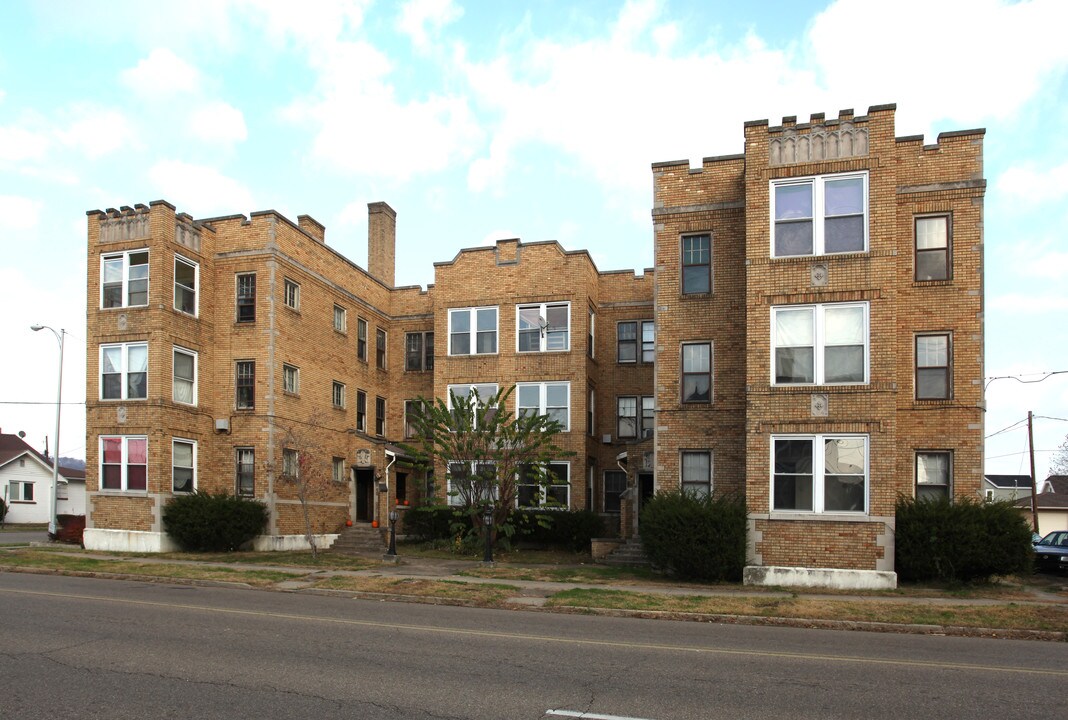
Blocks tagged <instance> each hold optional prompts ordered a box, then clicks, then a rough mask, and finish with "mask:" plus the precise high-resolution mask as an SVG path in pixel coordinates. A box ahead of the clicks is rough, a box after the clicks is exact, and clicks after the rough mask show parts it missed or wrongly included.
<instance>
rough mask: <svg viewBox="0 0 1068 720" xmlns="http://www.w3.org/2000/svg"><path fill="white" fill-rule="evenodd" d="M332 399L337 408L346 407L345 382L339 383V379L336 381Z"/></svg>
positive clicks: (332, 390)
mask: <svg viewBox="0 0 1068 720" xmlns="http://www.w3.org/2000/svg"><path fill="white" fill-rule="evenodd" d="M330 400H331V402H333V404H334V407H336V408H344V407H345V383H339V382H338V381H337V380H335V381H334V383H333V387H332V388H331V392H330Z"/></svg>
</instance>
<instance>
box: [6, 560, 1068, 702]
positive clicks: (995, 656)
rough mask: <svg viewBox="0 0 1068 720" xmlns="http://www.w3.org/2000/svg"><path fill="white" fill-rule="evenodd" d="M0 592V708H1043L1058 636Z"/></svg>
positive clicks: (274, 598)
mask: <svg viewBox="0 0 1068 720" xmlns="http://www.w3.org/2000/svg"><path fill="white" fill-rule="evenodd" d="M0 608H2V612H0V717H2V718H5V719H7V718H12V719H15V718H17V719H19V720H22V719H35V718H42V719H44V718H48V719H49V720H55V719H56V718H78V719H79V720H89V719H92V718H109V719H114V720H121V719H122V718H131V719H133V718H136V720H146V718H256V719H257V720H267V719H270V718H316V719H319V718H368V719H371V720H377V719H379V718H391V719H394V718H405V719H409V718H411V719H415V718H419V719H430V718H504V719H508V720H512V719H514V718H529V719H530V720H537V719H539V718H546V720H548V719H549V718H558V717H587V718H597V717H599V716H601V717H603V716H606V715H607V716H618V717H625V718H650V719H653V720H669V719H672V718H732V719H734V718H791V719H797V718H859V717H863V718H865V719H866V720H868V719H872V720H874V719H878V718H893V719H894V720H898V719H899V718H936V719H938V720H943V719H950V718H968V719H969V720H975V718H986V717H995V718H1043V719H1044V720H1050V718H1056V717H1063V716H1064V711H1065V707H1066V704H1065V682H1066V680H1068V662H1066V661H1068V647H1066V645H1065V644H1064V643H1046V642H1026V641H1009V640H981V639H971V638H947V637H929V636H916V635H893V634H873V633H859V632H841V631H823V630H805V629H793V628H762V627H749V626H730V625H714V624H698V623H687V622H667V621H654V620H635V619H617V618H608V617H587V616H581V615H553V614H545V613H534V612H524V611H499V610H477V609H466V608H454V607H437V606H431V605H414V604H404V603H387V602H372V601H364V600H353V599H348V598H339V597H324V596H317V595H308V594H289V593H276V592H260V591H252V590H240V589H230V588H216V587H183V586H176V585H160V584H150V583H137V582H127V581H111V580H101V579H89V578H70V577H59V576H38V575H28V574H13V573H0ZM583 712H585V713H593V714H592V715H591V714H587V715H580V713H583Z"/></svg>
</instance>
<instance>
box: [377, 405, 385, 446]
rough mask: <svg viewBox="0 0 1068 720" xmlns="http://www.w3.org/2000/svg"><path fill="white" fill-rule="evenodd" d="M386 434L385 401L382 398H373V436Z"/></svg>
mask: <svg viewBox="0 0 1068 720" xmlns="http://www.w3.org/2000/svg"><path fill="white" fill-rule="evenodd" d="M385 434H386V399H385V398H384V397H376V398H375V435H378V436H380V437H381V436H383V435H385Z"/></svg>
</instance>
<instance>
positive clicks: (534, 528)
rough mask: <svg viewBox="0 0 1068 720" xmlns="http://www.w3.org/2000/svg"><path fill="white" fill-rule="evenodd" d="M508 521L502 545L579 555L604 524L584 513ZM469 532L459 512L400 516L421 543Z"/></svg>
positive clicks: (424, 510)
mask: <svg viewBox="0 0 1068 720" xmlns="http://www.w3.org/2000/svg"><path fill="white" fill-rule="evenodd" d="M508 519H509V522H510V524H511V526H512V531H511V532H508V531H505V532H503V533H501V534H500V535H499V536H498V537H499V539H500V541H502V542H505V541H508V540H510V541H511V542H517V541H521V542H529V543H534V544H536V545H541V546H546V547H563V548H566V549H568V550H571V551H572V552H583V551H586V550H589V547H590V540H591V538H595V537H600V536H601V535H603V534H604V521H603V520H602V519H601V517H600V516H599V515H597V514H596V513H592V512H589V511H587V510H516V511H514V512H513V513H512V514H511V515H510V516H509V518H508ZM470 531H471V518H470V516H469V515H468V514H467V513H466V512H463V511H461V510H460V509H459V508H455V507H449V506H445V505H424V506H420V507H413V508H410V509H409V510H407V511H405V513H404V532H405V534H407V535H409V536H411V537H413V538H414V539H416V540H419V541H422V542H432V541H434V540H452V539H453V538H455V537H456V535H463V536H466V535H468V534H469V533H470Z"/></svg>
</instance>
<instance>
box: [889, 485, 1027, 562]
mask: <svg viewBox="0 0 1068 720" xmlns="http://www.w3.org/2000/svg"><path fill="white" fill-rule="evenodd" d="M895 556H896V558H895V565H896V568H897V575H898V578H900V579H901V580H902V581H904V582H923V581H927V580H940V581H949V582H972V581H976V580H989V579H990V578H992V577H994V576H997V575H1014V574H1018V573H1027V572H1030V571H1031V568H1032V563H1033V558H1034V551H1033V550H1032V548H1031V527H1030V526H1029V525H1028V524H1027V521H1026V520H1025V519H1024V517H1023V516H1022V515H1021V514H1020V512H1019V511H1018V510H1017V509H1016V508H1014V507H1013V506H1012V505H1011V504H1010V503H1007V502H992V503H984V502H975V501H972V500H957V501H954V502H952V503H951V502H949V500H948V499H944V498H943V499H940V500H916V499H914V498H899V499H898V502H897V534H896V539H895Z"/></svg>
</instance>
